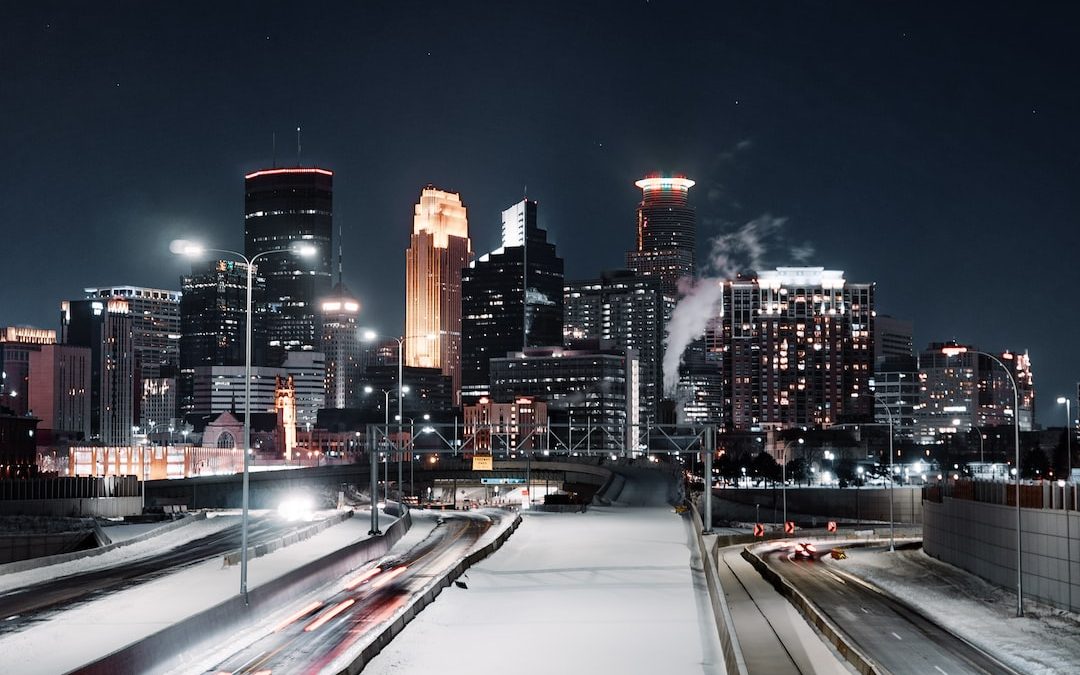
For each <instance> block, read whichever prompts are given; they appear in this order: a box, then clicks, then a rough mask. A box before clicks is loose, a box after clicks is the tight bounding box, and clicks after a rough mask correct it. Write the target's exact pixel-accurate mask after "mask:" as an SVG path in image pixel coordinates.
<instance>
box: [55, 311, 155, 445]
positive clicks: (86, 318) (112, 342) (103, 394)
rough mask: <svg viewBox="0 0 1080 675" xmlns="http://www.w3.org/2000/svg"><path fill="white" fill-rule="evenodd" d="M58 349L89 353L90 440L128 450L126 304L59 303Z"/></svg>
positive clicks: (129, 333) (131, 376) (130, 362)
mask: <svg viewBox="0 0 1080 675" xmlns="http://www.w3.org/2000/svg"><path fill="white" fill-rule="evenodd" d="M60 332H61V341H62V342H63V343H64V344H69V345H77V346H80V347H87V348H89V349H90V437H91V438H90V440H97V441H100V442H101V443H102V444H103V445H130V443H131V437H132V426H133V425H134V424H135V422H136V418H135V387H134V382H135V376H136V372H135V347H134V343H133V329H132V321H131V312H130V308H129V306H128V301H127V300H123V299H120V298H112V299H109V300H106V299H101V300H65V301H64V302H63V303H61V306H60Z"/></svg>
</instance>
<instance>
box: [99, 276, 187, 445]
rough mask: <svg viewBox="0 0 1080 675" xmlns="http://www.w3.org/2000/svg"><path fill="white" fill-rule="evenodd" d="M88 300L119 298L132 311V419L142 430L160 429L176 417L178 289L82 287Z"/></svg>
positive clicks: (178, 322) (178, 357)
mask: <svg viewBox="0 0 1080 675" xmlns="http://www.w3.org/2000/svg"><path fill="white" fill-rule="evenodd" d="M84 292H85V293H86V298H87V299H88V300H105V301H107V300H109V299H111V298H119V299H122V300H124V301H125V302H127V305H128V311H129V313H130V315H131V345H132V349H133V350H134V352H135V376H136V379H135V382H134V385H135V419H136V424H138V426H140V427H143V431H144V432H148V431H149V430H150V429H151V428H154V427H156V428H157V429H158V430H162V429H165V428H167V427H168V426H169V425H171V424H172V423H173V422H174V420H175V418H176V386H177V381H176V378H177V371H178V365H179V361H180V292H179V291H169V290H163V289H160V288H143V287H141V286H107V287H102V288H87V289H84Z"/></svg>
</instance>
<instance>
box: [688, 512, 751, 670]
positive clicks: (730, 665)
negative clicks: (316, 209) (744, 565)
mask: <svg viewBox="0 0 1080 675" xmlns="http://www.w3.org/2000/svg"><path fill="white" fill-rule="evenodd" d="M690 514H691V515H690V517H691V521H692V522H691V527H693V528H694V541H695V542H697V547H698V555H700V556H701V561H702V563H703V567H704V568H705V585H706V587H707V588H708V590H709V604H710V605H711V606H712V610H713V618H714V619H715V620H716V633H717V636H718V637H719V638H720V648H721V650H722V651H723V653H724V665H725V666H726V667H727V672H728V673H731V674H735V673H737V674H738V675H748V673H749V671H748V670H747V668H746V661H745V659H744V658H743V653H742V647H741V646H740V645H739V637H738V636H737V635H736V634H735V620H734V619H733V618H732V616H731V610H730V609H729V608H728V605H727V598H726V597H725V596H724V590H723V588H722V587H721V585H720V577H719V574H717V564H718V563H717V557H716V548H715V547H714V548H712V549H710V548H709V547H708V546H706V545H705V538H704V537H703V536H702V534H701V533H702V532H703V531H704V528H703V527H702V524H701V514H700V513H698V509H697V505H695V504H694V503H693V502H691V503H690Z"/></svg>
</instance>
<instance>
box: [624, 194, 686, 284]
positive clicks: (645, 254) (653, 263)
mask: <svg viewBox="0 0 1080 675" xmlns="http://www.w3.org/2000/svg"><path fill="white" fill-rule="evenodd" d="M635 185H637V186H638V187H639V188H641V193H642V194H641V203H640V204H639V205H638V210H637V250H636V251H629V252H627V254H626V266H627V267H628V268H630V269H632V270H634V271H636V272H637V273H638V274H640V275H642V276H656V277H660V281H661V291H662V292H663V293H664V295H666V296H668V297H672V298H674V297H676V295H677V294H678V289H679V287H678V282H679V279H681V278H683V277H693V276H694V249H695V240H696V237H697V215H696V213H695V212H694V207H692V206H690V204H689V194H690V188H692V187H693V186H694V181H692V180H690V179H688V178H681V177H676V178H662V177H659V176H650V177H647V178H643V179H642V180H639V181H637V182H636V183H635Z"/></svg>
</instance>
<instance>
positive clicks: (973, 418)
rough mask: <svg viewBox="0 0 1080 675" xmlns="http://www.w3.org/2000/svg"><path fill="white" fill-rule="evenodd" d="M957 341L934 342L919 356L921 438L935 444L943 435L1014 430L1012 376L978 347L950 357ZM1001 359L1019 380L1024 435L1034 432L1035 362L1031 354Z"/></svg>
mask: <svg viewBox="0 0 1080 675" xmlns="http://www.w3.org/2000/svg"><path fill="white" fill-rule="evenodd" d="M956 346H957V345H954V344H952V343H942V342H934V343H931V344H930V345H929V346H928V347H927V348H926V349H925V350H923V352H922V353H921V354H920V355H919V383H920V388H921V396H920V399H919V404H918V406H917V409H916V411H915V417H916V424H917V429H916V440H917V442H919V443H924V444H928V443H936V442H938V441H939V440H940V439H941V437H942V436H943V435H947V434H952V433H957V432H960V433H967V432H969V431H971V430H972V429H973V428H975V427H978V428H979V429H986V428H991V427H998V426H1012V425H1013V424H1014V423H1015V422H1014V420H1016V419H1017V414H1016V411H1014V410H1013V407H1014V406H1013V387H1012V383H1011V382H1010V380H1009V375H1008V374H1007V373H1006V372H1005V370H1003V369H1002V367H1001V366H999V365H998V364H997V363H994V361H993V360H992V359H990V358H988V357H987V356H985V355H983V354H978V353H976V352H975V350H974V348H973V347H969V346H964V345H961V347H965V348H966V350H967V351H961V352H959V353H950V354H946V353H944V352H943V351H942V349H943V348H945V347H956ZM995 356H996V357H997V359H998V360H999V361H1000V362H1001V363H1002V364H1003V365H1004V366H1005V367H1006V368H1008V369H1009V371H1010V372H1011V373H1012V375H1013V376H1014V377H1015V379H1016V384H1017V392H1018V394H1019V401H1020V409H1019V421H1020V430H1021V431H1031V430H1032V429H1033V428H1034V409H1035V385H1034V381H1033V378H1032V372H1031V360H1030V359H1029V358H1028V355H1027V354H1026V353H1024V354H1021V353H1019V352H1010V351H1006V352H1001V353H1000V354H995Z"/></svg>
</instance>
